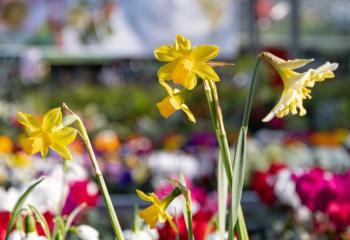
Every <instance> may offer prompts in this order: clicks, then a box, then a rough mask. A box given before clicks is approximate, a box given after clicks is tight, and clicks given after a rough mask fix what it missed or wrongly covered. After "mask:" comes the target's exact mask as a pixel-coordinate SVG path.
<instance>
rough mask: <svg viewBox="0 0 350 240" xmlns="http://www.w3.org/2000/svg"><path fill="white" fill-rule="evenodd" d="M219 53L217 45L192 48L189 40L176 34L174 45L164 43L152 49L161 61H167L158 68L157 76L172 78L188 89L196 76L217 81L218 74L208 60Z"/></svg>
mask: <svg viewBox="0 0 350 240" xmlns="http://www.w3.org/2000/svg"><path fill="white" fill-rule="evenodd" d="M218 54H219V47H217V46H211V45H202V46H197V47H194V48H192V45H191V42H190V40H188V39H186V38H185V37H183V36H181V35H177V36H176V40H175V44H174V45H164V46H161V47H159V48H157V49H155V51H154V55H155V57H156V58H157V59H158V60H159V61H161V62H168V63H167V64H165V65H163V66H162V67H160V68H159V70H158V78H159V79H164V80H171V79H172V80H173V82H174V83H175V84H180V85H182V86H183V87H185V88H186V89H188V90H191V89H193V88H194V87H195V86H196V85H197V76H199V77H200V78H202V79H205V80H213V81H219V80H220V79H219V76H218V75H217V73H216V72H215V71H214V69H213V68H212V67H211V66H210V65H209V64H208V61H209V60H211V59H213V58H215V57H216V56H217V55H218Z"/></svg>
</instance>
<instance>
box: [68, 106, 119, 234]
mask: <svg viewBox="0 0 350 240" xmlns="http://www.w3.org/2000/svg"><path fill="white" fill-rule="evenodd" d="M62 106H63V109H64V110H65V111H66V112H67V113H68V114H72V115H75V117H76V123H77V124H78V128H79V131H80V134H81V138H82V140H83V142H84V145H85V147H86V150H87V152H88V154H89V156H90V159H91V163H92V167H93V169H94V172H95V176H96V181H97V184H98V186H99V189H100V191H101V193H102V197H103V200H104V202H105V205H106V208H107V212H108V216H109V220H110V222H111V224H112V228H113V231H114V233H115V236H116V238H117V240H124V236H123V231H122V229H121V227H120V224H119V221H118V217H117V214H116V212H115V210H114V207H113V203H112V200H111V197H110V195H109V193H108V189H107V186H106V183H105V181H104V178H103V175H102V172H101V170H100V168H99V166H98V162H97V160H96V156H95V153H94V150H93V148H92V145H91V142H90V138H89V135H88V133H87V131H86V128H85V126H84V124H83V121H82V120H81V119H80V117H79V116H78V115H76V114H75V113H74V112H73V111H72V110H70V109H69V108H68V106H67V105H66V104H63V105H62Z"/></svg>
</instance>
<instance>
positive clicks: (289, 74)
mask: <svg viewBox="0 0 350 240" xmlns="http://www.w3.org/2000/svg"><path fill="white" fill-rule="evenodd" d="M261 56H262V57H263V58H264V59H265V60H267V61H268V62H269V63H270V64H271V65H272V66H273V68H274V69H275V70H276V71H277V72H278V73H279V75H280V76H281V78H282V81H283V86H284V89H283V92H282V96H281V98H280V99H279V101H278V103H277V104H276V106H275V107H274V108H273V109H272V110H271V111H270V113H269V114H267V116H266V117H265V118H264V119H263V121H264V122H268V121H271V120H272V119H273V118H274V117H275V116H276V117H279V118H282V117H284V116H286V115H288V114H289V113H292V114H297V113H299V115H300V116H304V115H305V114H306V109H305V108H304V107H303V100H304V99H311V95H310V94H311V89H310V88H312V87H313V86H314V85H315V82H322V81H324V80H325V79H327V78H333V77H334V73H333V71H334V70H336V69H337V67H338V64H337V63H330V62H326V63H324V64H323V65H321V66H320V67H318V68H316V69H312V68H310V69H308V70H307V71H306V72H302V73H299V72H296V71H294V69H297V68H300V67H303V66H305V65H306V64H308V63H310V62H312V61H313V59H294V60H288V61H286V60H283V59H281V58H279V57H276V56H274V55H273V54H271V53H268V52H263V53H262V54H261Z"/></svg>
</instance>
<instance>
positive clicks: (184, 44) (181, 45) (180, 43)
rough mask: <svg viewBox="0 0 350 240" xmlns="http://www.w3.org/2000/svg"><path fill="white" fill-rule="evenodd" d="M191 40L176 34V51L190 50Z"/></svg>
mask: <svg viewBox="0 0 350 240" xmlns="http://www.w3.org/2000/svg"><path fill="white" fill-rule="evenodd" d="M191 47H192V45H191V41H190V40H188V39H187V38H185V37H184V36H182V35H180V34H179V35H177V36H176V40H175V49H176V50H178V51H182V52H186V51H190V50H191Z"/></svg>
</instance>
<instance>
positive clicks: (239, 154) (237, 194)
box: [229, 127, 247, 239]
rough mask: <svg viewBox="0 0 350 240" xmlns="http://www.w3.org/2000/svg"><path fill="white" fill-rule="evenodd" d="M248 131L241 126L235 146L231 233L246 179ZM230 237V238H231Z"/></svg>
mask: <svg viewBox="0 0 350 240" xmlns="http://www.w3.org/2000/svg"><path fill="white" fill-rule="evenodd" d="M246 135H247V132H246V129H245V128H244V127H242V128H241V130H240V131H239V135H238V140H237V143H236V147H235V154H234V162H233V170H232V189H231V212H230V234H229V236H233V234H232V232H233V229H234V226H235V225H236V222H237V218H238V211H239V208H240V202H241V196H242V189H243V180H244V167H245V158H246V140H247V136H246ZM229 239H230V238H229Z"/></svg>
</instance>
